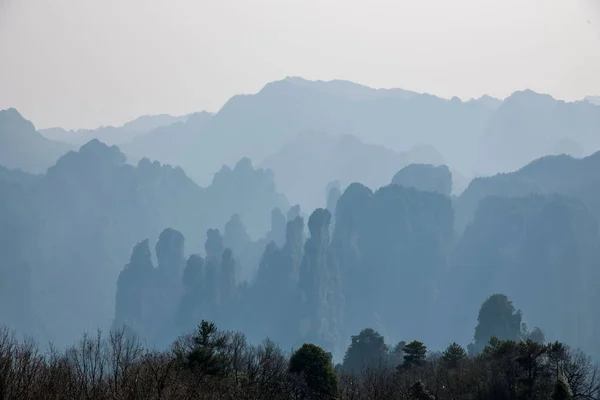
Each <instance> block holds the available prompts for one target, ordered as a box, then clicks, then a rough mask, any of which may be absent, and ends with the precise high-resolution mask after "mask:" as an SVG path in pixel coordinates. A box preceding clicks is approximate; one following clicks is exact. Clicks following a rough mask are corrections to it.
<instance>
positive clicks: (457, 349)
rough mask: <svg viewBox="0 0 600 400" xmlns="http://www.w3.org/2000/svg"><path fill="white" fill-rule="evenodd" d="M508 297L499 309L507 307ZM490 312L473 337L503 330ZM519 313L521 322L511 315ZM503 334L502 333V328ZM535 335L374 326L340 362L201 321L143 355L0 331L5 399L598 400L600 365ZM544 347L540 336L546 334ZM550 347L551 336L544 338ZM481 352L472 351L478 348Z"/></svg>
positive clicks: (121, 335) (119, 346)
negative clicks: (387, 336)
mask: <svg viewBox="0 0 600 400" xmlns="http://www.w3.org/2000/svg"><path fill="white" fill-rule="evenodd" d="M505 299H506V298H505V296H502V295H495V297H494V296H492V297H490V299H488V300H487V301H486V303H487V304H488V306H489V303H490V302H491V303H494V302H497V301H498V300H500V301H501V303H502V304H503V306H507V307H508V311H510V306H511V305H510V302H508V301H506V300H505ZM487 313H489V307H488V308H487V310H486V304H484V306H482V308H481V311H480V315H479V325H478V327H477V329H476V340H477V332H478V331H479V332H481V328H482V325H483V328H484V329H489V328H490V327H492V330H493V329H500V330H499V332H500V333H502V326H503V323H504V322H506V321H503V319H502V318H503V316H502V314H501V313H495V314H494V313H493V315H486V314H487ZM512 315H513V316H515V315H517V314H514V313H513V314H512ZM494 327H495V328H494ZM535 339H536V338H524V339H521V340H510V339H505V340H502V339H499V338H497V337H494V336H492V337H491V338H490V339H489V341H488V342H487V344H486V345H485V346H483V347H482V348H481V349H479V350H478V351H476V352H468V351H467V350H466V349H464V348H463V347H461V346H460V345H458V344H456V343H451V344H450V345H448V346H447V348H446V349H445V350H444V351H443V352H430V351H428V349H427V347H426V346H425V344H423V343H422V342H420V341H417V340H414V341H411V342H409V343H406V342H400V343H398V344H397V345H396V346H393V347H391V346H388V345H387V344H386V343H385V340H384V337H383V336H381V335H380V334H379V333H378V332H376V331H375V330H373V329H370V328H369V329H364V330H362V331H361V332H360V333H359V334H358V335H356V336H352V341H351V344H350V346H349V347H348V348H347V350H346V352H345V357H344V359H343V362H342V363H339V364H337V365H334V363H333V358H332V355H331V353H328V352H326V351H325V350H323V349H322V348H321V347H319V346H316V345H314V344H303V345H302V346H300V347H299V348H298V349H297V350H292V351H291V352H286V351H283V350H282V349H281V348H280V347H278V346H277V345H276V344H275V343H274V342H272V341H271V340H268V339H267V340H264V341H263V342H262V343H261V344H259V345H251V344H250V343H249V341H248V340H247V338H246V336H245V335H244V334H242V333H238V332H232V331H222V330H219V329H217V326H216V325H215V324H214V323H212V322H207V321H202V322H201V323H200V325H199V326H198V327H197V329H196V330H195V331H194V332H192V333H190V334H187V335H183V336H181V337H179V338H178V339H177V340H176V341H175V342H174V343H173V344H172V345H171V346H170V347H169V348H168V349H167V350H163V351H153V350H149V349H147V348H145V347H144V346H143V345H142V343H141V342H140V341H139V340H138V339H137V338H136V337H135V336H134V335H131V332H130V331H129V330H128V329H127V328H122V329H118V330H113V331H111V332H110V334H109V335H108V336H103V335H102V333H101V332H98V333H97V334H96V335H84V336H83V338H82V339H81V340H80V341H79V342H78V343H77V344H76V345H74V346H72V347H70V348H67V349H66V350H65V351H58V350H57V349H55V348H53V347H50V349H49V350H48V351H47V352H41V351H40V350H39V349H38V347H37V346H36V344H35V343H34V342H33V341H31V340H24V341H18V340H17V339H16V338H15V336H14V335H12V334H11V333H10V332H9V331H8V330H7V329H2V330H0V397H1V398H3V399H11V400H12V399H15V400H21V399H23V400H25V399H32V400H33V399H35V400H37V399H53V400H58V399H65V400H67V399H68V400H71V399H86V400H104V399H106V400H108V399H111V400H115V399H128V400H138V399H139V400H142V399H143V400H154V399H173V400H178V399H182V400H183V399H186V400H188V399H189V400H192V399H232V400H233V399H265V400H267V399H268V400H277V399H282V400H283V399H296V400H300V399H339V400H363V399H364V400H367V399H368V400H377V399H381V400H384V399H385V400H388V399H389V400H394V399H398V400H475V399H477V400H496V399H498V400H500V399H514V400H520V399H526V400H547V399H555V400H578V399H580V400H583V399H585V400H594V399H600V375H599V371H598V367H597V365H596V364H594V363H593V362H592V361H591V359H590V358H589V357H588V356H586V355H585V354H584V353H583V352H581V351H576V350H573V349H570V348H569V347H567V346H565V345H564V344H562V343H559V342H554V343H548V344H544V343H543V342H540V341H536V340H535ZM537 339H541V338H540V337H539V336H538V337H537ZM542 340H543V338H542ZM470 350H473V349H470Z"/></svg>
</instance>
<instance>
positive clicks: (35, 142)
mask: <svg viewBox="0 0 600 400" xmlns="http://www.w3.org/2000/svg"><path fill="white" fill-rule="evenodd" d="M70 149H71V146H69V145H67V144H65V143H61V142H57V141H53V140H49V139H46V138H45V137H43V136H42V135H40V134H39V133H38V132H37V131H36V130H35V127H34V126H33V124H32V123H31V122H29V121H27V120H26V119H25V118H23V117H22V116H21V114H19V112H18V111H17V110H15V109H14V108H10V109H8V110H0V165H1V166H4V167H6V168H9V169H15V168H17V169H21V170H23V171H25V172H30V173H40V172H45V171H46V168H48V167H49V166H51V165H52V164H54V162H56V160H57V159H58V158H59V157H60V156H62V155H63V154H65V153H66V152H67V151H69V150H70Z"/></svg>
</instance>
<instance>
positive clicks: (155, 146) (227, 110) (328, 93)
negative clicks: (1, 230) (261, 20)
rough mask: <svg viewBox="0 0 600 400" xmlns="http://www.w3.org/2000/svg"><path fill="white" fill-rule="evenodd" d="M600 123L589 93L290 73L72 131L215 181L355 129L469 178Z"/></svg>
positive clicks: (576, 143)
mask: <svg viewBox="0 0 600 400" xmlns="http://www.w3.org/2000/svg"><path fill="white" fill-rule="evenodd" d="M599 126H600V107H597V106H595V105H593V104H592V103H590V102H589V100H588V101H579V102H564V101H560V100H556V99H554V98H552V97H551V96H549V95H544V94H538V93H535V92H533V91H531V90H523V91H518V92H515V93H513V94H512V95H511V96H509V97H508V98H506V99H504V100H500V99H496V98H493V97H491V96H487V95H484V96H481V97H480V98H479V99H471V100H468V101H462V100H460V99H458V98H457V97H454V98H452V99H443V98H440V97H436V96H433V95H429V94H421V93H416V92H413V91H408V90H403V89H373V88H369V87H367V86H364V85H360V84H356V83H353V82H350V81H344V80H333V81H310V80H306V79H303V78H299V77H287V78H285V79H282V80H280V81H274V82H270V83H268V84H266V85H265V86H264V87H263V88H262V89H261V90H260V91H259V92H258V93H255V94H247V95H236V96H233V97H232V98H231V99H229V101H227V102H226V103H225V105H224V106H223V107H222V108H221V109H220V110H219V111H218V112H217V113H215V114H209V113H205V112H200V113H196V114H192V115H189V116H184V117H171V116H154V117H152V116H149V117H142V118H140V119H138V120H136V121H134V122H132V123H129V124H125V125H124V126H123V127H119V128H114V127H107V128H102V129H100V130H98V131H97V132H96V131H81V132H80V131H75V132H71V134H74V133H77V132H80V133H79V134H77V135H79V136H80V135H83V136H84V137H85V136H86V135H87V134H92V135H97V136H103V137H104V139H102V138H100V140H103V141H104V142H107V143H109V144H111V143H113V144H114V143H117V142H118V143H119V146H120V148H121V149H122V150H123V152H124V153H125V154H127V156H128V158H129V159H130V160H134V161H137V160H140V159H142V158H143V157H148V158H150V159H155V160H159V161H161V162H163V163H168V164H171V165H177V166H180V167H182V168H183V169H184V170H185V171H186V173H187V174H188V175H189V176H190V177H191V178H192V179H194V180H195V181H196V182H197V183H198V184H200V185H207V184H209V183H210V181H211V179H212V174H213V172H212V171H216V170H218V169H219V168H220V167H221V165H223V164H233V163H235V162H237V161H238V160H240V159H241V158H243V157H249V158H250V159H252V160H254V161H255V162H256V163H257V164H261V163H263V162H265V160H267V159H268V158H272V157H274V156H275V155H276V154H277V153H278V152H281V151H284V149H285V151H286V152H288V153H289V150H290V148H289V143H290V142H293V140H294V138H295V137H296V136H297V135H298V134H300V133H302V132H307V131H315V132H323V133H325V134H327V135H333V136H342V135H348V136H352V137H355V138H356V139H357V140H358V141H360V142H362V143H364V144H365V145H371V144H372V145H377V146H382V147H387V148H388V149H390V150H392V151H394V152H396V153H399V154H402V153H405V152H407V151H409V150H410V149H413V148H415V146H427V147H428V148H433V149H435V151H437V152H439V153H440V154H441V158H443V160H444V164H446V165H448V167H449V168H450V169H451V171H456V172H458V173H459V174H460V175H463V176H464V177H465V178H464V179H463V181H465V180H466V181H468V180H469V179H470V178H471V177H473V176H485V175H493V174H495V173H498V172H510V171H514V170H516V169H517V168H519V167H520V166H522V165H524V164H527V163H528V162H530V161H532V160H535V159H536V158H539V157H542V156H545V155H548V154H560V153H567V154H570V155H573V156H582V155H587V154H591V153H593V152H594V151H596V150H597V149H599V148H600V135H598V127H599ZM152 128H154V129H152ZM41 132H43V133H44V134H47V135H51V134H54V135H56V136H54V137H62V136H60V135H64V134H67V135H69V134H70V133H69V131H59V130H55V131H49V130H42V131H41ZM132 132H133V133H132ZM79 136H78V137H79ZM69 140H75V139H69ZM77 140H79V139H77ZM286 146H287V149H286ZM365 151H367V150H366V148H365ZM55 159H56V158H55ZM414 161H416V162H427V163H428V161H427V160H423V159H417V160H414ZM0 165H1V163H0ZM9 166H11V167H13V166H14V163H13V165H9ZM275 169H276V168H275ZM31 172H38V171H31ZM275 172H276V174H275V176H276V179H277V180H280V178H278V177H277V171H276V170H275ZM380 173H381V174H382V175H383V174H387V172H386V171H382V172H380ZM340 178H343V177H340ZM386 179H389V177H386ZM465 183H466V182H465ZM463 186H464V185H463ZM291 200H292V201H293V199H291ZM313 201H314V199H313Z"/></svg>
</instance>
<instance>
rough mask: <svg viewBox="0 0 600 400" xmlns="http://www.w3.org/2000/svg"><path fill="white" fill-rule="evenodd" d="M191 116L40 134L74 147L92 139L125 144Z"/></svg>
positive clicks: (147, 118)
mask: <svg viewBox="0 0 600 400" xmlns="http://www.w3.org/2000/svg"><path fill="white" fill-rule="evenodd" d="M188 117H189V115H183V116H180V117H174V116H172V115H168V114H159V115H143V116H141V117H138V118H136V119H134V120H133V121H129V122H126V123H125V124H123V125H122V126H118V127H115V126H102V127H99V128H97V129H77V130H65V129H63V128H48V129H40V131H39V132H40V133H41V134H42V135H43V136H45V137H47V138H48V139H53V140H59V141H63V142H67V143H72V144H74V145H82V144H84V143H86V142H88V141H90V140H92V139H98V140H100V141H102V142H104V143H107V144H110V145H113V144H123V143H127V142H130V141H132V140H134V139H135V138H137V137H139V136H143V135H144V134H146V133H149V132H151V131H153V130H155V129H157V128H161V127H164V126H169V125H172V124H175V123H177V122H185V121H186V120H187V119H188Z"/></svg>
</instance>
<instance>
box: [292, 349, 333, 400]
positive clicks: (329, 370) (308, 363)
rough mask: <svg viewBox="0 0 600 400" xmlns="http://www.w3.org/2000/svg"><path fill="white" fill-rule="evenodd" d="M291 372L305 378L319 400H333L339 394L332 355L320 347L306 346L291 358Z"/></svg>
mask: <svg viewBox="0 0 600 400" xmlns="http://www.w3.org/2000/svg"><path fill="white" fill-rule="evenodd" d="M289 372H290V373H292V374H298V375H300V376H301V377H303V378H304V379H305V382H306V385H307V387H308V389H309V390H310V391H311V392H312V393H314V395H315V396H316V397H317V398H321V399H333V398H335V397H336V396H337V394H338V381H337V376H336V374H335V371H334V369H333V363H332V360H331V355H330V354H328V353H326V352H325V350H323V349H322V348H320V347H319V346H315V345H314V344H304V345H302V347H300V348H299V349H298V350H297V351H295V352H294V353H293V354H292V356H291V357H290V364H289ZM311 397H312V396H311Z"/></svg>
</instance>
